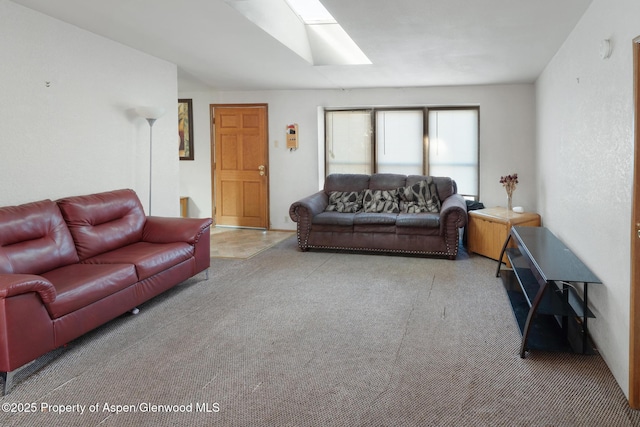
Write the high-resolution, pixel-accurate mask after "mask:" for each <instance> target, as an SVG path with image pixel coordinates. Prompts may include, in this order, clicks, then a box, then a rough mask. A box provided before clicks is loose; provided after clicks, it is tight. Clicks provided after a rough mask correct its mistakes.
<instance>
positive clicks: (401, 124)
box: [375, 110, 424, 175]
mask: <svg viewBox="0 0 640 427" xmlns="http://www.w3.org/2000/svg"><path fill="white" fill-rule="evenodd" d="M375 136H376V138H375V139H376V166H377V168H376V172H380V173H401V174H404V175H422V173H423V171H424V167H423V165H424V111H423V110H397V111H385V110H382V111H376V135H375Z"/></svg>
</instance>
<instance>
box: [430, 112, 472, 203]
mask: <svg viewBox="0 0 640 427" xmlns="http://www.w3.org/2000/svg"><path fill="white" fill-rule="evenodd" d="M429 174H430V175H433V176H449V177H451V178H453V179H454V180H455V181H456V184H457V185H458V193H460V194H462V195H464V196H469V197H474V198H476V199H477V197H478V110H477V109H464V110H458V109H456V110H429Z"/></svg>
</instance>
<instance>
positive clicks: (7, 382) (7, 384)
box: [0, 371, 16, 396]
mask: <svg viewBox="0 0 640 427" xmlns="http://www.w3.org/2000/svg"><path fill="white" fill-rule="evenodd" d="M15 372H16V371H11V372H0V374H1V375H2V378H3V379H4V385H3V386H2V395H3V396H6V395H7V394H9V392H11V388H12V387H13V374H15Z"/></svg>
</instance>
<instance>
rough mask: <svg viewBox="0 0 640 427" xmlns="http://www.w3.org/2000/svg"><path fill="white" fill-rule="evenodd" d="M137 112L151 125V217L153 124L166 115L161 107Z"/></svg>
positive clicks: (139, 109)
mask: <svg viewBox="0 0 640 427" xmlns="http://www.w3.org/2000/svg"><path fill="white" fill-rule="evenodd" d="M136 112H137V113H138V115H139V116H140V117H143V118H145V119H146V120H147V123H149V209H148V212H149V216H151V189H152V183H153V124H154V123H155V122H156V120H158V119H159V118H160V117H162V115H163V114H164V108H161V107H138V108H136Z"/></svg>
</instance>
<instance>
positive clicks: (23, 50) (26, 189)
mask: <svg viewBox="0 0 640 427" xmlns="http://www.w3.org/2000/svg"><path fill="white" fill-rule="evenodd" d="M0 40H2V42H1V43H0V58H2V60H0V93H1V94H2V102H0V135H2V137H1V138H0V182H2V190H1V191H0V206H4V205H12V204H20V203H25V202H29V201H35V200H41V199H45V198H49V199H56V198H59V197H63V196H70V195H78V194H88V193H93V192H98V191H108V190H113V189H118V188H132V189H134V190H135V191H136V192H137V193H138V195H139V196H140V199H141V201H142V203H143V206H145V209H146V206H147V200H148V184H149V169H148V167H149V151H148V150H149V126H148V124H147V122H146V120H144V119H141V118H139V117H136V116H135V115H134V114H132V112H131V109H132V108H133V107H137V106H140V105H154V106H161V107H164V108H165V109H166V110H167V113H166V115H165V117H163V118H161V119H159V120H158V121H157V122H156V124H155V126H154V150H153V155H154V190H155V191H154V195H153V211H152V213H153V214H154V215H170V216H174V215H176V216H177V215H178V214H179V203H178V197H179V196H178V188H179V181H178V173H179V170H178V155H177V134H178V129H177V118H176V117H177V107H176V99H177V72H176V66H175V65H173V64H170V63H168V62H165V61H161V60H159V59H157V58H154V57H151V56H149V55H147V54H143V53H141V52H138V51H136V50H133V49H130V48H128V47H125V46H123V45H121V44H118V43H115V42H112V41H110V40H107V39H105V38H102V37H99V36H96V35H94V34H92V33H89V32H87V31H84V30H81V29H79V28H77V27H74V26H71V25H68V24H66V23H63V22H61V21H58V20H55V19H53V18H50V17H47V16H45V15H43V14H40V13H38V12H34V11H32V10H30V9H27V8H24V7H22V6H18V5H16V4H14V3H11V2H9V1H5V0H0ZM45 82H50V85H49V87H47V86H46V83H45ZM155 172H157V173H155Z"/></svg>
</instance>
